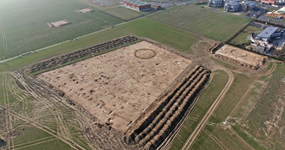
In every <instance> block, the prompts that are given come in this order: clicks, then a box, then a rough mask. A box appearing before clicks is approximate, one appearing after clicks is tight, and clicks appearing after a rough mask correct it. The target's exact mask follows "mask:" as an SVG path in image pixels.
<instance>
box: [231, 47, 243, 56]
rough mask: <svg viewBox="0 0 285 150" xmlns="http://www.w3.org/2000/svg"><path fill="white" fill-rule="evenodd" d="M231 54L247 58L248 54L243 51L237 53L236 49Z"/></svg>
mask: <svg viewBox="0 0 285 150" xmlns="http://www.w3.org/2000/svg"><path fill="white" fill-rule="evenodd" d="M231 53H232V54H233V55H234V56H236V57H246V56H247V54H246V53H245V52H243V51H237V50H235V49H233V50H231Z"/></svg>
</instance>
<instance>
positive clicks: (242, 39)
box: [230, 26, 263, 45]
mask: <svg viewBox="0 0 285 150" xmlns="http://www.w3.org/2000/svg"><path fill="white" fill-rule="evenodd" d="M262 30H263V29H261V28H257V27H254V26H248V27H247V28H246V29H244V30H243V32H241V33H240V34H239V35H238V36H237V37H235V38H234V39H233V40H232V41H230V43H231V44H233V45H242V44H247V43H251V41H250V40H249V39H248V38H247V37H248V36H249V35H250V34H251V33H253V32H257V31H262Z"/></svg>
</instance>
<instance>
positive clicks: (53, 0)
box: [0, 0, 122, 59]
mask: <svg viewBox="0 0 285 150" xmlns="http://www.w3.org/2000/svg"><path fill="white" fill-rule="evenodd" d="M86 7H89V6H88V5H86V4H83V3H80V2H78V1H77V0H48V1H42V0H1V1H0V21H1V24H0V25H1V28H0V29H1V30H0V32H2V33H4V34H2V33H1V34H0V35H2V36H1V37H0V43H1V44H0V59H1V58H3V57H4V58H8V57H12V56H16V55H19V54H21V53H24V52H28V51H32V50H36V49H39V48H42V47H45V46H49V45H52V44H55V43H59V42H62V41H66V40H72V39H73V38H75V37H78V36H81V35H85V34H88V33H91V32H94V31H98V30H101V29H103V28H107V27H110V26H113V25H115V24H118V23H121V22H122V21H121V20H119V19H116V18H114V17H112V16H110V15H107V14H104V13H102V12H100V11H99V10H95V12H93V13H86V14H80V13H76V12H75V10H77V9H83V8H86ZM62 19H66V20H68V21H71V22H72V23H71V24H70V25H67V26H64V27H59V28H50V27H48V25H47V23H48V22H53V21H58V20H62ZM3 40H4V43H5V44H2V43H3ZM6 43H7V45H6ZM4 47H5V48H4Z"/></svg>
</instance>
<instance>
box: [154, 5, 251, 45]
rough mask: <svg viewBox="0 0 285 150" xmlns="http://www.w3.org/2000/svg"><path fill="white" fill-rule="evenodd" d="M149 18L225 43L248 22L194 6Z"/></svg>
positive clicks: (237, 17)
mask: <svg viewBox="0 0 285 150" xmlns="http://www.w3.org/2000/svg"><path fill="white" fill-rule="evenodd" d="M149 18H150V19H153V20H156V21H159V22H163V23H165V24H169V25H171V26H175V27H178V28H182V29H185V30H188V31H192V32H195V33H199V34H202V35H204V36H206V37H208V38H212V39H214V40H219V41H225V40H226V39H228V38H229V37H230V36H232V35H233V34H234V33H236V32H237V31H238V30H239V29H240V28H242V27H243V26H244V25H245V24H246V23H248V22H249V21H250V19H247V18H244V17H240V16H236V15H233V14H229V13H224V12H217V11H212V10H210V9H207V8H203V7H200V6H197V5H194V4H190V5H184V6H179V7H176V8H174V9H171V10H165V11H164V12H162V13H158V14H155V15H152V16H150V17H149Z"/></svg>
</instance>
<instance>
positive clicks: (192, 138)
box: [182, 69, 234, 150]
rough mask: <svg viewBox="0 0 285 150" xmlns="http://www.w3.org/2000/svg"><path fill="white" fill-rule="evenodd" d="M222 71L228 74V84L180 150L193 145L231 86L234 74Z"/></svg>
mask: <svg viewBox="0 0 285 150" xmlns="http://www.w3.org/2000/svg"><path fill="white" fill-rule="evenodd" d="M223 71H225V72H226V73H227V74H228V76H229V79H228V82H227V84H226V86H225V87H224V89H223V90H222V92H221V93H220V95H219V96H218V97H217V99H216V100H215V102H214V103H213V104H212V105H211V107H210V109H209V110H208V111H207V113H206V114H205V116H204V117H203V119H202V120H201V121H200V122H199V124H198V125H197V127H196V128H195V130H194V131H193V133H192V134H191V135H190V136H189V137H188V139H187V141H186V142H185V144H184V145H183V147H182V150H188V149H190V147H191V146H192V144H193V143H194V141H195V139H196V138H197V136H198V135H199V134H200V133H201V131H202V130H203V129H204V127H205V125H206V123H207V121H208V120H209V118H210V117H211V115H212V114H213V113H214V112H215V110H216V108H217V107H218V106H219V104H220V103H221V101H222V100H223V99H224V97H225V95H226V93H227V91H228V90H229V88H230V87H231V85H232V84H233V81H234V74H233V73H232V72H231V71H229V70H227V69H223Z"/></svg>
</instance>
